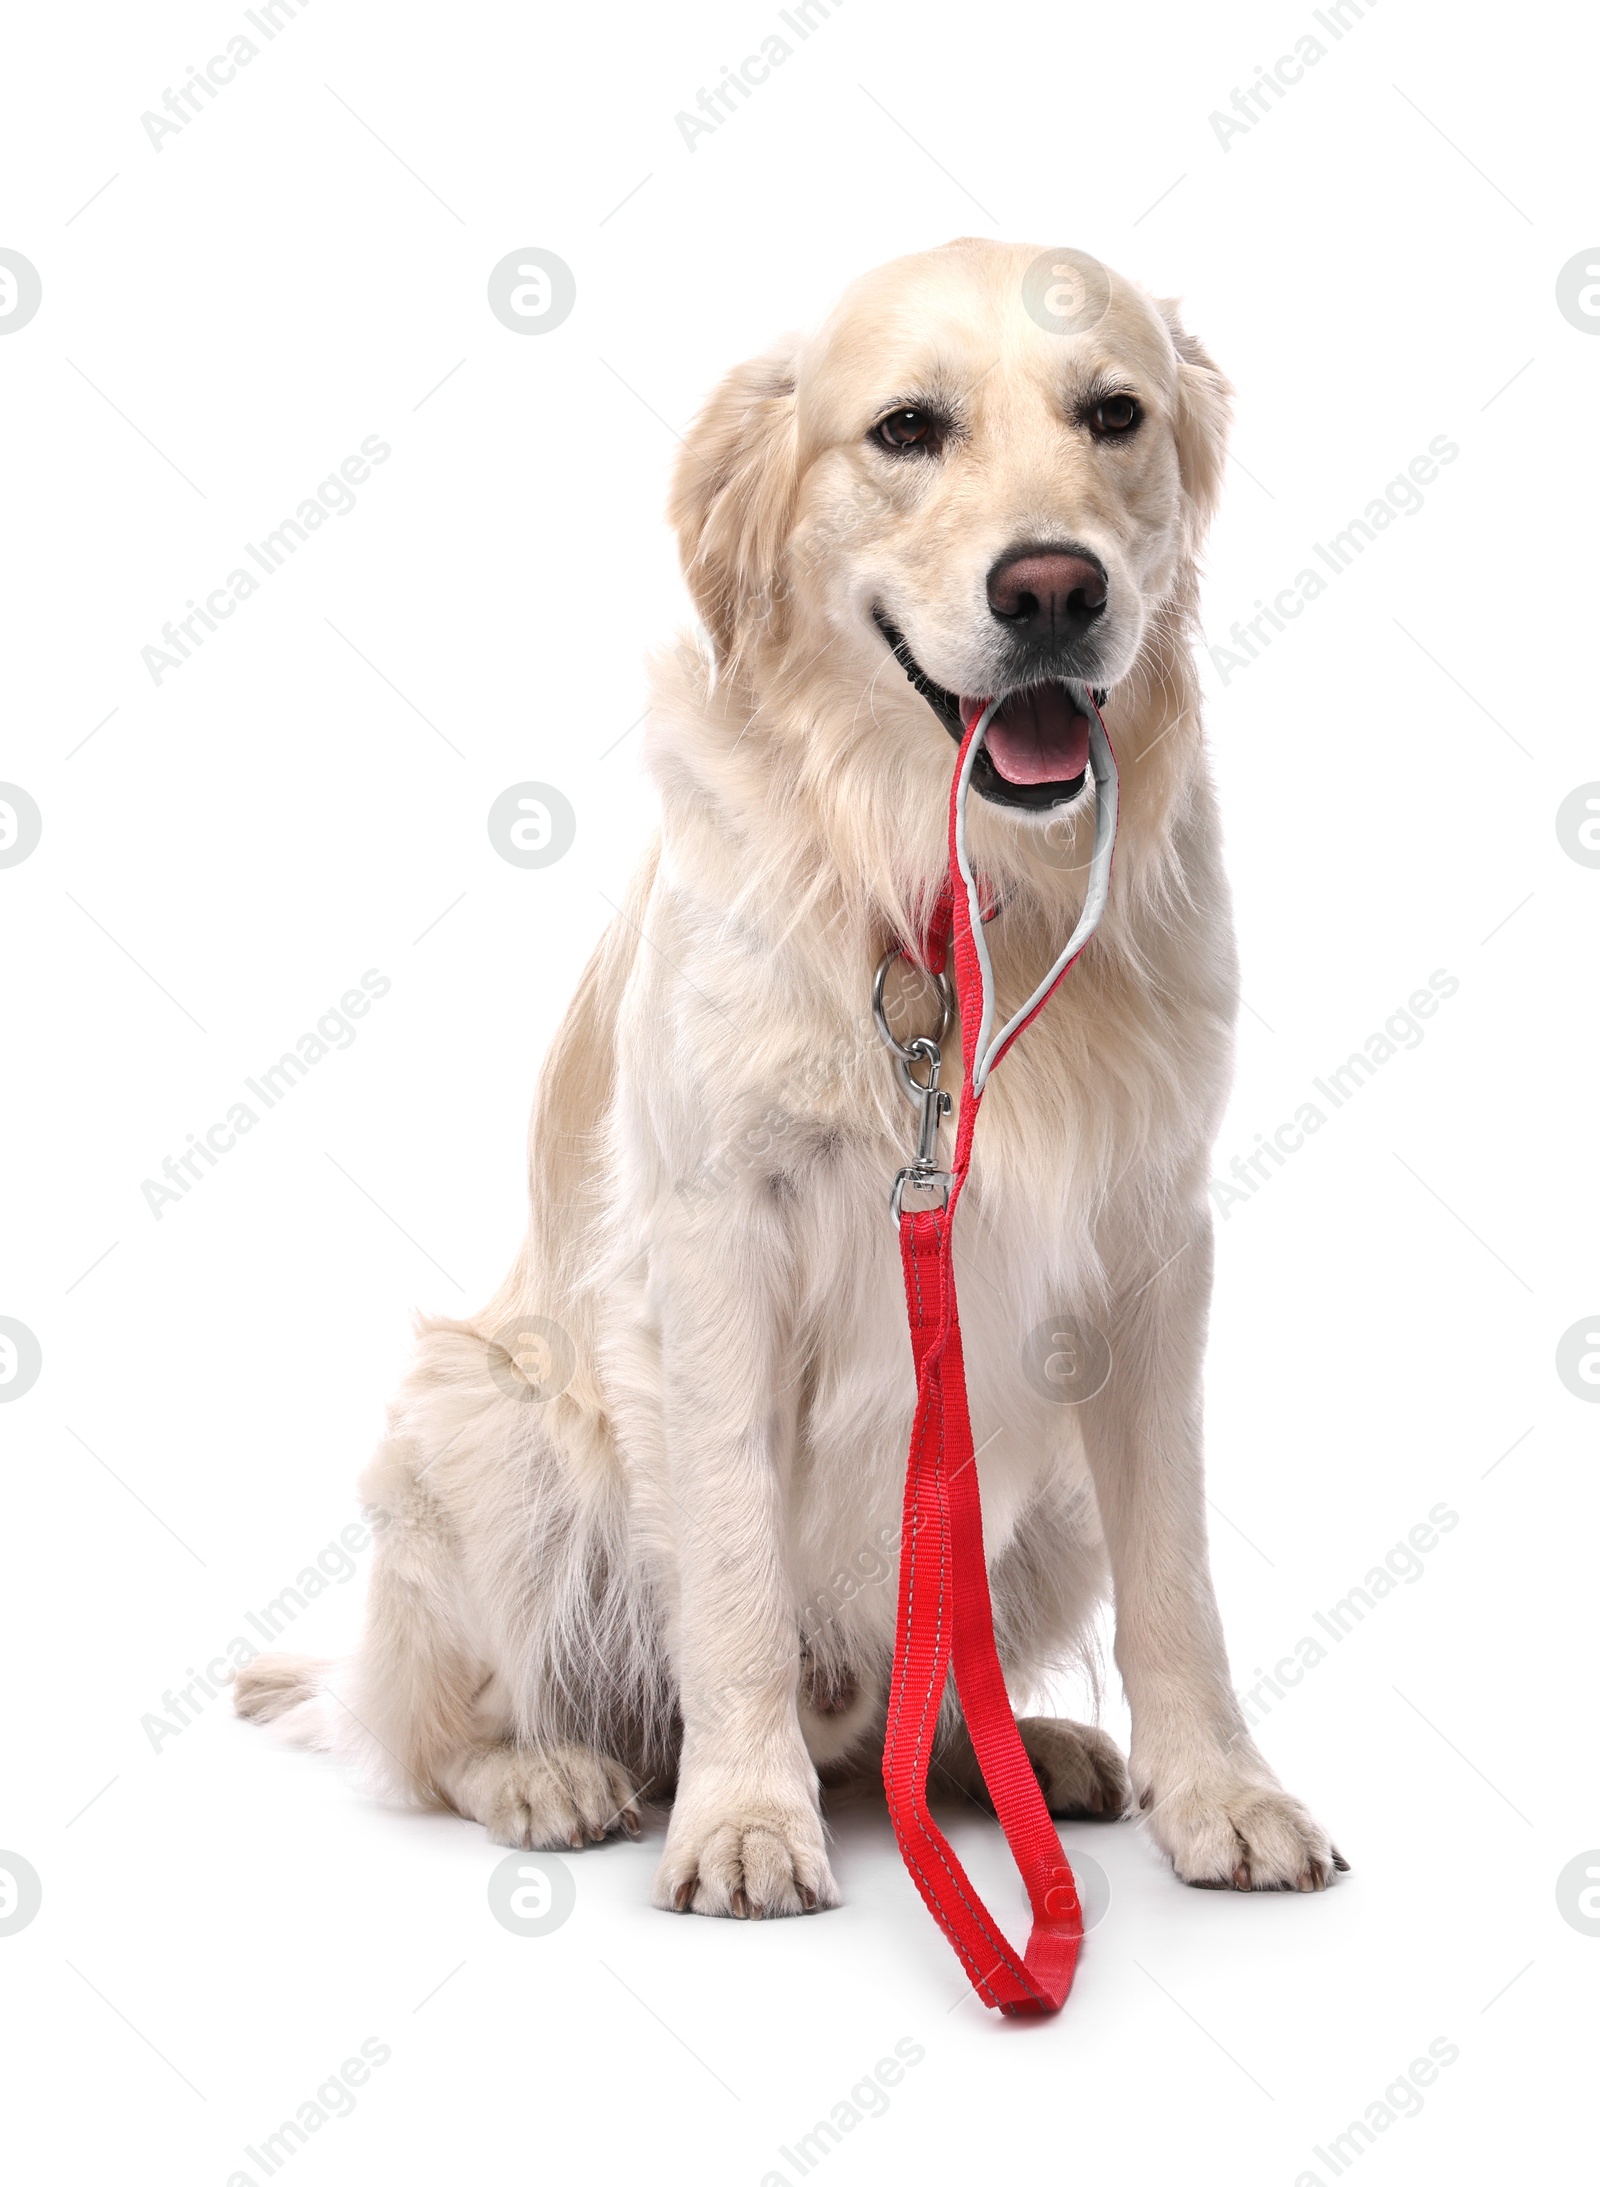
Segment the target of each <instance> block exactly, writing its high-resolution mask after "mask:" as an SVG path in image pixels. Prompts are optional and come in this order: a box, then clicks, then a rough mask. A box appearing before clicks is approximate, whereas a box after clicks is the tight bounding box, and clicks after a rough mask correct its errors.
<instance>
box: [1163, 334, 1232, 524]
mask: <svg viewBox="0 0 1600 2187" xmlns="http://www.w3.org/2000/svg"><path fill="white" fill-rule="evenodd" d="M1160 311H1161V316H1162V318H1163V319H1165V321H1166V322H1167V332H1168V333H1169V334H1170V335H1171V336H1172V346H1173V348H1174V349H1175V350H1176V351H1177V353H1178V420H1177V425H1178V468H1179V470H1180V472H1181V473H1182V477H1183V490H1184V492H1185V493H1186V494H1187V495H1188V497H1189V506H1190V509H1191V511H1192V512H1193V515H1192V525H1191V532H1192V537H1193V542H1194V544H1195V545H1196V546H1198V545H1199V544H1200V541H1201V540H1202V539H1203V538H1204V537H1205V534H1206V528H1207V526H1208V525H1209V524H1210V522H1211V518H1212V516H1213V514H1214V512H1215V510H1216V506H1217V502H1218V500H1219V499H1220V497H1221V494H1222V468H1223V464H1224V462H1225V461H1226V458H1227V453H1228V426H1229V423H1230V421H1231V419H1232V416H1233V389H1232V388H1231V387H1230V386H1229V384H1228V382H1227V381H1226V380H1225V379H1224V378H1223V376H1222V374H1221V373H1220V372H1219V371H1218V370H1217V367H1216V365H1215V364H1214V363H1213V362H1212V359H1211V357H1210V355H1209V353H1208V352H1207V351H1206V349H1205V348H1204V347H1203V345H1202V344H1201V343H1199V342H1197V341H1196V340H1195V338H1194V336H1193V335H1192V334H1188V333H1186V332H1185V331H1184V326H1183V321H1182V319H1181V318H1180V317H1179V315H1178V306H1177V302H1176V300H1175V299H1173V298H1170V297H1169V298H1163V300H1162V302H1161V305H1160Z"/></svg>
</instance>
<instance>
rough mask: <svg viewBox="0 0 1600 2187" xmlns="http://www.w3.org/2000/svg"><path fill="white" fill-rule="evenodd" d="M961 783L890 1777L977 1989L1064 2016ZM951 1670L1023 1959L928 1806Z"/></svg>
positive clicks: (993, 2001)
mask: <svg viewBox="0 0 1600 2187" xmlns="http://www.w3.org/2000/svg"><path fill="white" fill-rule="evenodd" d="M974 728H975V722H974V724H973V725H969V727H968V730H967V734H966V736H965V738H964V739H963V741H962V758H963V759H965V757H966V753H967V748H968V746H969V745H970V743H971V742H972V738H973V734H974ZM961 785H962V768H961V765H960V764H959V763H958V766H957V771H956V780H955V783H954V784H953V785H952V789H951V799H950V874H951V888H950V896H949V899H948V900H947V902H946V903H941V905H940V907H939V911H938V913H937V914H936V919H935V926H936V928H937V927H941V926H945V924H946V920H947V918H948V919H950V920H952V921H953V929H954V931H953V941H954V951H953V954H954V959H955V987H956V996H957V1000H958V1003H959V1005H960V1012H961V1046H962V1063H963V1072H962V1094H961V1113H960V1117H959V1119H958V1121H957V1126H956V1141H955V1150H954V1154H953V1156H952V1159H951V1165H950V1170H949V1173H948V1174H949V1179H950V1182H949V1189H948V1193H947V1196H946V1200H945V1205H944V1206H943V1207H942V1208H934V1209H920V1210H915V1211H913V1210H909V1209H908V1210H904V1211H903V1212H902V1214H901V1217H900V1255H901V1261H902V1264H903V1268H904V1273H905V1287H906V1311H907V1316H908V1319H909V1322H910V1328H911V1349H912V1357H913V1360H914V1362H915V1365H916V1372H917V1403H916V1413H915V1416H914V1419H913V1422H912V1429H911V1446H910V1450H909V1453H908V1455H907V1459H906V1488H905V1506H904V1512H903V1516H902V1520H901V1535H900V1593H899V1608H898V1613H897V1621H896V1628H895V1649H894V1669H893V1673H892V1676H891V1679H890V1687H889V1713H888V1722H887V1726H886V1729H885V1736H884V1754H883V1779H884V1789H885V1791H886V1793H887V1795H888V1801H889V1813H890V1816H891V1818H892V1820H893V1823H894V1829H895V1836H896V1838H897V1839H898V1841H899V1845H900V1851H901V1855H902V1857H903V1858H904V1860H905V1863H906V1866H907V1867H908V1868H909V1869H910V1871H911V1874H912V1877H913V1879H914V1881H915V1883H916V1886H917V1889H918V1890H919V1891H920V1892H921V1894H922V1897H923V1899H924V1901H925V1903H926V1904H927V1907H928V1910H929V1912H930V1913H931V1914H932V1915H933V1917H934V1919H935V1920H936V1921H937V1922H938V1923H939V1925H940V1927H941V1928H942V1929H943V1930H944V1932H945V1935H946V1936H947V1937H948V1938H949V1939H950V1942H951V1944H952V1945H953V1946H954V1947H955V1950H956V1954H957V1956H958V1957H959V1958H960V1960H961V1963H962V1965H963V1966H964V1967H965V1968H966V1970H967V1975H968V1978H969V1980H970V1981H971V1983H972V1986H973V1988H974V1990H975V1991H976V1992H977V1994H978V1995H979V1996H980V1997H981V1998H982V1999H983V2001H984V2003H985V2004H988V2005H993V2006H996V2007H997V2008H998V2009H999V2010H1000V2011H1002V2012H1006V2013H1045V2012H1055V2011H1058V2010H1059V2009H1060V2007H1061V2005H1062V2004H1063V2003H1064V2002H1065V2000H1066V1996H1067V1992H1068V1990H1069V1989H1070V1988H1071V1986H1072V1977H1073V1972H1074V1969H1075V1968H1076V1966H1077V1961H1078V1952H1079V1948H1080V1946H1081V1945H1082V1942H1083V1912H1082V1908H1081V1906H1080V1904H1079V1901H1078V1892H1077V1886H1076V1884H1075V1883H1074V1881H1073V1876H1072V1869H1071V1866H1070V1864H1069V1862H1068V1860H1067V1857H1066V1854H1065V1853H1064V1852H1063V1851H1062V1848H1061V1841H1060V1839H1059V1838H1058V1837H1057V1835H1056V1828H1055V1824H1054V1823H1053V1822H1052V1821H1051V1819H1050V1813H1049V1810H1048V1808H1047V1807H1046V1805H1045V1800H1044V1794H1043V1792H1042V1790H1041V1789H1040V1785H1039V1781H1038V1778H1037V1777H1036V1776H1035V1774H1034V1770H1033V1765H1032V1763H1031V1762H1030V1761H1029V1759H1028V1756H1027V1752H1026V1750H1025V1748H1024V1747H1023V1744H1022V1737H1021V1734H1020V1733H1019V1732H1018V1730H1017V1724H1016V1718H1015V1716H1014V1714H1013V1713H1012V1708H1011V1702H1010V1698H1009V1696H1008V1695H1007V1693H1006V1686H1005V1676H1004V1673H1003V1672H1002V1670H1001V1668H1000V1658H999V1654H998V1652H997V1650H996V1648H995V1639H994V1615H993V1608H992V1605H991V1602H990V1598H989V1577H988V1568H987V1565H986V1562H985V1559H984V1549H983V1513H982V1508H981V1505H980V1501H979V1495H978V1469H977V1462H976V1454H975V1452H974V1450H973V1442H972V1422H971V1419H970V1417H969V1414H968V1409H967V1378H966V1369H965V1364H964V1361H963V1358H962V1350H961V1324H960V1320H959V1316H958V1313H957V1305H956V1281H955V1264H954V1259H953V1237H954V1224H955V1214H956V1209H957V1207H958V1206H959V1204H960V1200H961V1193H962V1189H963V1187H964V1186H965V1184H966V1179H967V1172H968V1168H969V1166H970V1162H971V1153H972V1136H973V1131H974V1128H975V1126H976V1123H977V1117H978V1107H979V1103H980V1101H981V1099H982V1089H981V1087H980V1088H979V1090H978V1091H977V1092H974V1090H973V1064H974V1060H975V1056H976V1052H977V1039H978V1029H979V1022H980V1017H981V1016H982V1014H983V999H984V997H983V967H982V965H981V963H980V961H979V955H978V951H977V950H976V948H975V947H974V944H973V934H972V918H971V907H970V904H969V901H968V897H967V891H966V887H965V884H964V881H963V877H962V874H961V872H960V867H959V862H958V858H957V828H958V812H959V799H960V792H961ZM1113 811H1114V807H1113ZM1113 826H1114V820H1113ZM946 930H947V931H948V928H946ZM939 954H940V956H941V957H942V954H943V951H942V949H941V950H940V952H939ZM1073 961H1075V960H1074V959H1070V958H1069V959H1067V960H1066V961H1065V962H1063V963H1062V965H1061V966H1060V969H1059V971H1058V972H1057V974H1056V977H1055V979H1054V980H1053V981H1052V982H1051V984H1050V987H1049V990H1048V992H1047V993H1046V994H1044V995H1042V996H1041V997H1040V998H1039V1001H1038V1002H1037V1004H1036V1005H1035V1008H1034V1009H1033V1010H1032V1011H1031V1012H1030V1013H1029V1016H1028V1018H1027V1019H1025V1020H1024V1021H1023V1025H1025V1024H1027V1023H1029V1022H1031V1019H1032V1018H1033V1017H1034V1016H1036V1015H1037V1014H1038V1011H1039V1010H1040V1009H1042V1008H1043V1007H1044V1003H1045V1002H1046V1001H1047V1000H1048V999H1049V994H1052V993H1054V991H1055V987H1056V986H1057V985H1059V983H1060V981H1061V980H1062V979H1064V978H1065V976H1066V974H1067V972H1068V971H1069V970H1070V969H1071V965H1072V962H1073ZM1023 1025H1019V1026H1017V1027H1016V1028H1015V1031H1014V1032H1013V1033H1012V1034H1011V1036H1010V1039H1014V1038H1015V1037H1016V1034H1017V1033H1020V1032H1021V1031H1022V1030H1023ZM1010 1039H1008V1040H1007V1041H1006V1042H1005V1046H1006V1047H1009V1045H1010ZM1003 1052H1004V1050H1003V1049H1002V1050H1001V1053H1003ZM996 1060H998V1059H996ZM952 1669H953V1670H954V1673H955V1680H956V1691H957V1693H958V1695H959V1697H960V1701H961V1708H962V1713H963V1715H964V1717H965V1719H966V1724H967V1729H968V1732H969V1733H970V1735H971V1739H972V1744H973V1749H974V1751H975V1753H976V1755H977V1758H978V1766H979V1768H980V1770H981V1771H982V1773H983V1781H984V1783H985V1785H986V1786H987V1787H988V1791H989V1796H990V1798H991V1800H992V1801H993V1802H994V1808H995V1813H996V1815H997V1816H998V1818H999V1821H1000V1827H1001V1829H1002V1830H1003V1831H1004V1833H1005V1836H1006V1841H1007V1843H1008V1845H1009V1846H1010V1848H1011V1853H1012V1857H1013V1859H1014V1860H1015V1861H1016V1864H1017V1867H1018V1870H1019V1871H1020V1873H1021V1876H1022V1880H1023V1883H1024V1885H1025V1886H1026V1889H1027V1893H1028V1900H1029V1904H1030V1907H1031V1909H1032V1914H1033V1927H1032V1931H1031V1934H1030V1935H1029V1938H1028V1943H1027V1946H1026V1949H1025V1950H1024V1951H1023V1952H1022V1953H1021V1954H1020V1955H1019V1954H1018V1952H1017V1951H1016V1949H1015V1948H1014V1946H1013V1945H1012V1944H1011V1943H1010V1942H1009V1941H1008V1940H1007V1938H1006V1936H1005V1935H1004V1934H1003V1932H1002V1931H1001V1929H1000V1927H999V1925H998V1924H997V1923H996V1921H995V1919H994V1917H993V1915H992V1914H991V1913H990V1912H989V1910H988V1908H987V1907H986V1906H985V1905H984V1903H983V1901H982V1899H981V1898H980V1897H979V1896H978V1893H977V1891H976V1890H975V1889H974V1888H973V1886H972V1883H971V1880H970V1879H969V1877H968V1876H967V1873H966V1871H965V1869H964V1868H963V1867H962V1865H961V1863H960V1861H959V1860H958V1859H957V1858H956V1855H955V1852H954V1850H953V1849H952V1847H951V1845H950V1843H949V1841H948V1839H947V1838H946V1837H945V1835H944V1833H943V1832H942V1831H941V1830H940V1829H939V1827H938V1825H937V1823H935V1821H934V1820H933V1817H932V1815H931V1813H930V1812H929V1808H928V1789H927V1788H928V1768H929V1764H930V1762H931V1760H932V1756H933V1744H934V1735H935V1732H936V1730H937V1727H938V1719H939V1711H940V1704H941V1702H942V1700H943V1697H944V1691H945V1683H946V1680H947V1677H948V1676H949V1673H950V1672H951V1670H952Z"/></svg>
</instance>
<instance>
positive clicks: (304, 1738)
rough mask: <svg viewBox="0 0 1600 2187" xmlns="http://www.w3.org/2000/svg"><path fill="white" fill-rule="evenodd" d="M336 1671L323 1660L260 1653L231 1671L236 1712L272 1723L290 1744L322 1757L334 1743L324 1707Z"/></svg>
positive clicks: (255, 1719)
mask: <svg viewBox="0 0 1600 2187" xmlns="http://www.w3.org/2000/svg"><path fill="white" fill-rule="evenodd" d="M334 1668H335V1666H334V1665H333V1663H331V1662H330V1661H329V1660H328V1659H327V1658H326V1657H322V1656H312V1655H258V1656H256V1657H254V1658H253V1659H252V1660H251V1661H250V1662H249V1663H247V1664H246V1665H245V1666H244V1668H243V1670H240V1671H236V1672H235V1673H234V1680H233V1705H234V1708H235V1710H236V1711H237V1712H238V1714H239V1715H240V1716H248V1717H249V1718H250V1719H251V1721H252V1722H253V1723H257V1724H271V1725H272V1726H273V1728H274V1731H275V1733H276V1735H277V1737H279V1738H280V1739H282V1740H284V1741H285V1742H286V1744H288V1745H289V1746H295V1747H310V1748H312V1749H313V1750H314V1751H316V1752H318V1753H326V1752H328V1751H329V1750H330V1749H331V1748H332V1746H333V1744H334V1740H333V1727H332V1724H331V1721H330V1712H329V1710H328V1708H327V1706H326V1701H327V1683H328V1676H329V1673H330V1672H331V1671H332V1670H333V1669H334Z"/></svg>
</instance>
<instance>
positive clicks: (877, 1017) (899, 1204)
mask: <svg viewBox="0 0 1600 2187" xmlns="http://www.w3.org/2000/svg"><path fill="white" fill-rule="evenodd" d="M898 955H899V951H898V950H894V949H891V950H889V951H888V952H887V953H886V954H885V956H884V957H883V959H882V961H881V962H880V963H879V966H878V969H877V971H876V973H875V974H874V975H873V981H872V1016H873V1021H874V1023H875V1024H876V1026H877V1028H878V1032H879V1035H880V1036H881V1038H882V1040H883V1043H884V1045H885V1047H887V1048H889V1049H891V1050H892V1051H893V1054H894V1059H895V1075H896V1076H897V1077H898V1079H899V1081H900V1087H901V1091H902V1092H903V1093H904V1094H905V1096H906V1099H907V1100H908V1101H910V1102H912V1103H913V1104H914V1105H915V1107H916V1108H917V1110H918V1119H917V1151H916V1154H915V1156H914V1157H913V1159H912V1160H911V1161H910V1162H908V1163H907V1164H906V1166H905V1168H904V1169H902V1170H901V1171H899V1173H898V1174H897V1175H896V1177H895V1181H894V1184H893V1186H892V1188H891V1189H890V1193H889V1207H890V1210H891V1212H892V1213H893V1216H894V1219H895V1221H896V1223H898V1222H899V1221H900V1220H901V1217H902V1215H904V1214H907V1213H910V1214H929V1213H933V1212H935V1211H937V1210H938V1209H940V1208H943V1207H944V1206H946V1205H947V1203H948V1201H949V1197H950V1172H949V1171H948V1170H943V1169H941V1168H940V1167H939V1124H940V1120H941V1118H943V1117H946V1116H948V1115H949V1114H950V1109H951V1101H950V1096H949V1095H948V1094H947V1093H941V1092H940V1090H939V1066H940V1063H941V1062H942V1060H943V1058H942V1056H941V1054H940V1048H939V1043H940V1041H942V1040H943V1038H944V1036H945V1034H946V1032H947V1031H948V1030H949V1027H950V1019H951V1015H952V1012H953V1009H954V998H953V996H952V993H951V989H950V981H949V977H948V975H947V974H946V973H943V972H941V973H939V974H938V975H937V978H936V981H935V984H936V985H937V987H938V990H939V1003H940V1017H939V1030H938V1033H937V1034H935V1035H933V1036H932V1037H929V1036H928V1035H926V1034H924V1035H923V1036H922V1037H921V1038H919V1039H917V1040H912V1041H900V1040H897V1039H896V1038H895V1035H894V1034H893V1032H892V1031H891V1030H890V1027H889V1019H888V1015H887V1013H886V1011H885V1009H884V1001H883V989H884V981H885V980H886V979H887V977H888V973H889V967H890V965H891V964H892V963H893V962H894V960H895V958H896V957H897V956H898ZM919 1068H920V1069H921V1070H922V1071H924V1072H925V1073H926V1076H925V1077H922V1078H919V1077H918V1076H917V1075H916V1073H917V1070H918V1069H919ZM908 1192H909V1193H912V1194H915V1195H917V1197H916V1198H915V1199H914V1200H913V1202H912V1204H911V1206H910V1207H909V1208H907V1206H906V1194H907V1193H908Z"/></svg>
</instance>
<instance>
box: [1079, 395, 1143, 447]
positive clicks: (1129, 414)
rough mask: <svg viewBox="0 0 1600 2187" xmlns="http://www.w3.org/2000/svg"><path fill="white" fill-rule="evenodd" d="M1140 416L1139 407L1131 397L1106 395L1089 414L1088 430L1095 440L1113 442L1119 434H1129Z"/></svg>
mask: <svg viewBox="0 0 1600 2187" xmlns="http://www.w3.org/2000/svg"><path fill="white" fill-rule="evenodd" d="M1140 416H1141V412H1140V409H1139V405H1138V404H1137V403H1136V402H1135V401H1134V399H1133V397H1132V396H1131V395H1107V396H1106V398H1105V400H1104V401H1103V402H1097V403H1096V404H1095V406H1094V408H1093V409H1092V410H1091V411H1090V412H1089V430H1090V432H1091V433H1093V434H1094V436H1095V438H1096V439H1097V440H1115V439H1117V437H1118V436H1119V435H1120V434H1123V433H1131V432H1132V431H1133V429H1134V427H1135V426H1136V425H1137V424H1138V422H1139V419H1140Z"/></svg>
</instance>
